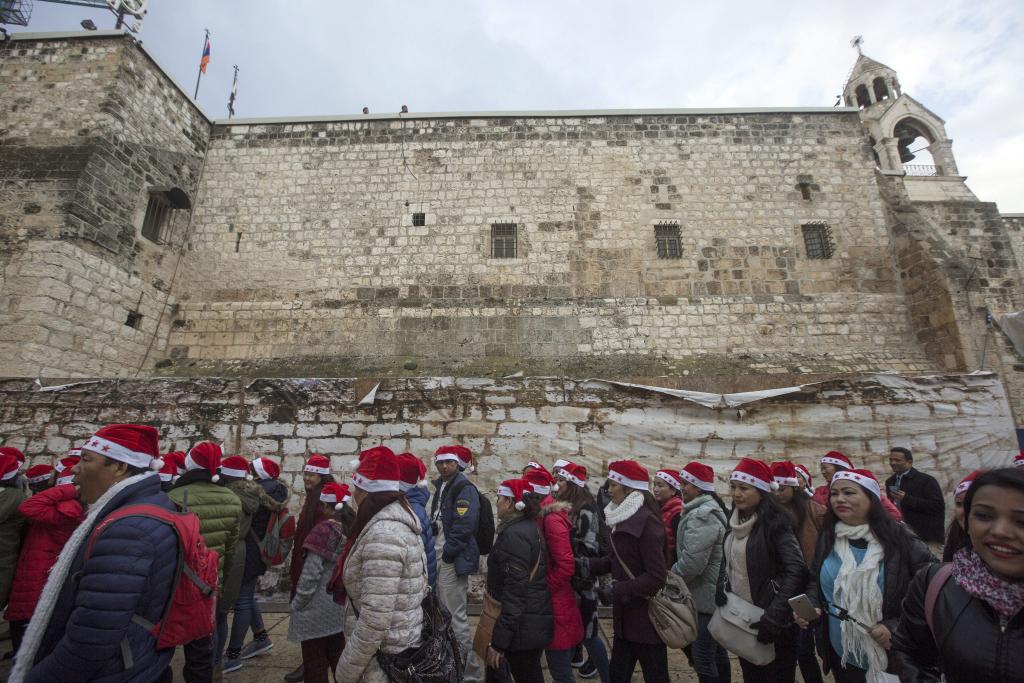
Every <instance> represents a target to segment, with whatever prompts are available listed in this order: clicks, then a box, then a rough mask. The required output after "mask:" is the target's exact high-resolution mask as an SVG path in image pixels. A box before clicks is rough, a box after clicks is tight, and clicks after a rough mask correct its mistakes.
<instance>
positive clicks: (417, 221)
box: [412, 213, 427, 228]
mask: <svg viewBox="0 0 1024 683" xmlns="http://www.w3.org/2000/svg"><path fill="white" fill-rule="evenodd" d="M412 224H413V226H414V227H417V228H418V227H420V226H423V225H426V224H427V214H425V213H414V214H413V215H412Z"/></svg>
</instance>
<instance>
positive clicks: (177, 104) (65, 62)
mask: <svg viewBox="0 0 1024 683" xmlns="http://www.w3.org/2000/svg"><path fill="white" fill-rule="evenodd" d="M0 62H2V63H3V69H0V91H2V92H3V97H2V99H0V106H2V110H3V122H2V123H0V126H2V128H0V244H2V245H3V249H4V251H5V258H4V259H3V260H2V261H0V266H2V267H3V268H4V275H3V280H2V282H3V287H2V289H0V326H2V327H3V328H4V329H5V330H8V331H9V333H8V334H5V335H3V338H2V339H0V356H2V357H3V358H4V361H3V365H2V368H3V374H8V375H21V374H25V375H31V376H35V375H36V374H38V373H42V374H44V375H50V376H62V375H71V374H75V375H108V376H113V375H126V374H127V375H135V374H137V373H138V372H139V370H140V368H141V367H142V366H143V364H144V359H145V358H146V355H147V351H148V350H149V349H150V348H151V347H153V348H154V350H155V351H156V352H157V353H158V354H160V353H162V352H163V349H164V343H165V341H166V336H167V333H168V327H169V325H170V322H169V319H164V320H163V322H160V319H161V317H162V314H163V312H164V310H165V308H171V307H173V305H174V303H175V302H174V300H173V298H172V297H171V292H170V289H171V285H172V282H173V280H174V278H175V273H176V271H177V269H178V265H179V261H180V254H181V248H180V247H181V245H182V243H183V241H184V238H185V229H186V227H187V225H188V212H182V211H177V212H174V215H173V216H172V219H171V223H170V225H169V228H168V230H167V231H166V233H165V234H166V236H167V243H166V244H162V245H158V244H154V243H151V242H149V241H148V240H146V239H144V238H142V237H141V235H140V229H141V226H142V219H143V216H144V214H145V210H146V205H147V201H148V196H149V195H148V190H149V189H150V188H153V187H164V186H176V187H180V188H182V189H183V190H184V191H185V192H186V193H188V194H191V195H192V196H193V197H194V194H195V190H196V186H197V183H198V178H199V174H200V169H201V166H202V159H203V154H204V153H205V147H206V140H207V136H208V131H209V123H208V121H207V120H206V119H205V118H204V116H203V115H202V113H201V112H200V111H199V110H198V109H197V108H196V107H195V106H194V105H193V104H192V103H191V102H190V101H189V99H188V97H187V96H185V95H184V94H183V93H182V92H180V91H179V90H178V89H177V87H176V86H175V85H174V84H173V82H171V81H170V79H169V78H168V77H167V76H166V75H165V74H164V73H163V72H162V71H161V70H160V69H159V68H158V67H156V66H155V64H154V63H153V62H152V61H151V60H150V58H149V57H148V55H147V54H146V53H145V52H143V51H142V50H140V49H138V47H137V46H136V45H135V43H134V41H133V40H132V39H130V38H127V37H123V36H116V37H111V36H105V35H102V34H98V35H96V36H90V35H89V34H84V36H82V37H76V38H67V39H34V38H31V37H27V38H16V39H14V40H11V41H7V42H5V43H2V44H0ZM129 312H137V313H139V314H141V316H142V318H141V322H140V323H138V324H137V325H136V326H135V327H129V326H126V324H125V323H126V320H127V316H128V313H129Z"/></svg>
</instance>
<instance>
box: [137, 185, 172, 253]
mask: <svg viewBox="0 0 1024 683" xmlns="http://www.w3.org/2000/svg"><path fill="white" fill-rule="evenodd" d="M172 210H173V207H172V206H171V203H170V202H169V201H167V198H166V197H164V195H163V194H158V193H153V194H151V195H149V203H148V204H147V205H146V217H145V218H144V219H143V220H142V236H143V237H145V238H146V239H147V240H149V241H150V242H154V243H156V244H163V241H164V240H163V237H164V228H165V227H166V226H167V221H168V219H169V218H170V215H171V211H172Z"/></svg>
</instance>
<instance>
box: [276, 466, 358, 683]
mask: <svg viewBox="0 0 1024 683" xmlns="http://www.w3.org/2000/svg"><path fill="white" fill-rule="evenodd" d="M351 501H352V494H351V493H350V492H349V487H348V486H345V485H343V484H335V483H334V482H327V483H326V484H324V485H323V487H321V489H320V497H319V500H318V501H317V502H318V503H319V504H320V507H321V510H322V512H323V518H322V519H321V520H320V521H319V522H317V524H316V526H314V527H313V528H312V530H310V532H309V533H308V534H306V538H305V539H304V540H303V542H302V547H298V548H295V549H294V551H293V552H295V553H296V554H297V555H299V556H300V557H301V558H302V572H301V573H300V574H299V582H298V584H297V585H296V586H295V597H293V598H292V601H291V617H290V619H289V620H288V640H290V641H292V642H293V643H300V644H301V647H302V667H303V679H302V680H304V681H306V683H327V681H328V672H333V671H334V667H336V666H337V665H338V660H339V659H340V658H341V651H342V650H343V649H344V647H345V635H344V633H343V631H344V629H345V611H344V610H343V609H342V608H340V607H339V606H338V604H337V603H336V602H334V598H333V596H332V595H331V594H330V593H328V592H327V582H328V581H329V580H330V578H331V574H332V573H333V572H334V567H335V564H336V563H337V561H338V557H339V556H340V555H341V550H342V548H344V547H345V543H346V539H347V537H348V535H349V530H350V529H351V528H352V525H353V524H354V523H355V518H356V515H355V512H353V511H352V507H351V506H350V503H351Z"/></svg>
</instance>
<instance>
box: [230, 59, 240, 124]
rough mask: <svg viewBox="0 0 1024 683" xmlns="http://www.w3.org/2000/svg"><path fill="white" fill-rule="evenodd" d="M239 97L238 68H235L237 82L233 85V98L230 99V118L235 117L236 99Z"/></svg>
mask: <svg viewBox="0 0 1024 683" xmlns="http://www.w3.org/2000/svg"><path fill="white" fill-rule="evenodd" d="M237 96H238V67H237V66H236V67H235V82H234V83H232V84H231V97H229V98H228V118H231V117H232V116H234V115H235V97H237Z"/></svg>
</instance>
